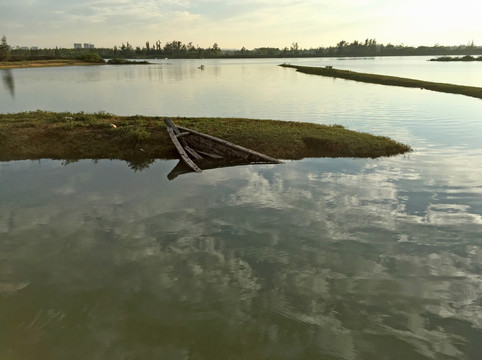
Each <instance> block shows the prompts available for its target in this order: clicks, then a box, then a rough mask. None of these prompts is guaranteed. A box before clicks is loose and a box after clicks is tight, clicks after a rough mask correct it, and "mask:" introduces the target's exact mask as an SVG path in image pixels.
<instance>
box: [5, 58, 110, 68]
mask: <svg viewBox="0 0 482 360" xmlns="http://www.w3.org/2000/svg"><path fill="white" fill-rule="evenodd" d="M86 65H102V64H101V63H89V62H86V61H81V60H74V59H55V60H23V61H2V62H0V70H9V69H28V68H39V67H61V66H86Z"/></svg>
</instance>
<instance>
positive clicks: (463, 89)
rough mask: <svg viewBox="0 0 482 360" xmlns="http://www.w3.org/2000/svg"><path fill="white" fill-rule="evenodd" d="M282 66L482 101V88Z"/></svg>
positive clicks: (343, 71) (328, 69)
mask: <svg viewBox="0 0 482 360" xmlns="http://www.w3.org/2000/svg"><path fill="white" fill-rule="evenodd" d="M280 66H283V67H289V68H294V69H296V71H299V72H302V73H305V74H312V75H321V76H328V77H333V78H341V79H347V80H354V81H360V82H365V83H372V84H381V85H392V86H402V87H409V88H419V89H426V90H432V91H438V92H444V93H451V94H460V95H466V96H472V97H475V98H478V99H482V88H480V87H475V86H462V85H454V84H446V83H437V82H430V81H423V80H415V79H407V78H401V77H396V76H386V75H377V74H367V73H359V72H355V71H349V70H339V69H334V68H333V67H331V66H326V67H310V66H297V65H290V64H282V65H280Z"/></svg>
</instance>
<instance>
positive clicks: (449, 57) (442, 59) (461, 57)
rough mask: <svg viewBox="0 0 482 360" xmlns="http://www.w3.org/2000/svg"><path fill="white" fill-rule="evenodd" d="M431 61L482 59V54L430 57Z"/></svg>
mask: <svg viewBox="0 0 482 360" xmlns="http://www.w3.org/2000/svg"><path fill="white" fill-rule="evenodd" d="M430 61H442V62H443V61H482V56H479V57H474V56H471V55H465V56H460V57H452V56H441V57H438V58H433V59H430Z"/></svg>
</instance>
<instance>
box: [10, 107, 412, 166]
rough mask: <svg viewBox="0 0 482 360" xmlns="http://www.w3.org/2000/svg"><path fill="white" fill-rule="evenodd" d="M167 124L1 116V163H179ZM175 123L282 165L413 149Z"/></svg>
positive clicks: (78, 116) (314, 131)
mask: <svg viewBox="0 0 482 360" xmlns="http://www.w3.org/2000/svg"><path fill="white" fill-rule="evenodd" d="M163 119H164V117H157V116H156V117H147V116H116V115H113V114H108V113H104V112H100V113H95V114H87V113H83V112H81V113H56V112H46V111H34V112H23V113H15V114H0V161H9V160H22V159H41V158H52V159H70V160H75V159H123V160H127V161H129V162H130V163H131V164H134V165H135V164H137V166H141V165H142V164H149V163H150V162H152V161H154V159H159V158H161V159H175V158H178V154H177V152H176V150H175V147H174V145H173V144H172V142H171V140H170V138H169V136H168V134H167V131H166V126H165V125H164V122H163ZM173 121H174V122H175V123H176V125H180V126H184V127H188V128H191V129H194V130H197V131H201V132H204V133H207V134H210V135H213V136H217V137H220V138H223V139H225V140H228V141H231V142H233V143H236V144H239V145H241V146H244V147H247V148H249V149H253V150H255V151H259V152H261V153H264V154H267V155H270V156H273V157H276V158H279V159H301V158H305V157H370V158H376V157H380V156H392V155H397V154H403V153H405V152H409V151H411V148H410V147H409V146H408V145H404V144H401V143H399V142H397V141H394V140H392V139H389V138H387V137H384V136H374V135H370V134H367V133H359V132H355V131H350V130H347V129H345V128H343V127H342V126H339V125H333V126H326V125H317V124H310V123H299V122H287V121H275V120H250V119H231V118H230V119H224V118H173Z"/></svg>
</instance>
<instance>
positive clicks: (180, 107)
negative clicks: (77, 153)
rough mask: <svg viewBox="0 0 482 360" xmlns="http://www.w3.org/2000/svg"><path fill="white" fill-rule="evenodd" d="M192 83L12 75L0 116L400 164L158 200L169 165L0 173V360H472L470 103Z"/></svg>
mask: <svg viewBox="0 0 482 360" xmlns="http://www.w3.org/2000/svg"><path fill="white" fill-rule="evenodd" d="M416 60H417V59H415V58H410V59H407V61H408V62H409V63H410V64H411V65H410V66H408V67H409V68H410V67H411V68H412V69H415V67H414V66H412V65H413V64H414V62H416ZM309 61H312V62H314V63H315V62H323V61H328V60H325V59H312V60H309ZM330 61H339V62H340V63H341V62H343V63H347V62H348V61H349V60H330ZM383 61H384V60H383V59H366V60H356V63H357V64H359V65H356V66H359V67H373V66H375V64H376V63H377V62H383ZM397 61H398V63H397V67H398V68H400V65H401V64H403V61H405V59H399V60H397ZM418 61H419V62H420V64H423V65H420V66H425V64H426V63H425V62H424V61H423V59H418ZM292 62H294V61H292ZM300 62H307V63H308V60H305V59H303V60H300ZM354 62H355V61H354ZM389 62H393V63H396V61H395V59H390V60H386V62H384V63H383V64H384V66H386V67H388V64H387V63H389ZM203 63H204V64H205V66H206V67H205V70H204V71H201V70H199V69H197V66H199V64H200V60H198V61H169V63H168V64H165V63H164V61H159V64H158V65H153V66H151V67H140V66H134V67H107V66H106V67H102V68H99V67H95V68H94V67H89V68H85V67H82V68H62V69H32V70H16V71H14V70H12V71H11V74H10V75H11V76H12V78H13V81H14V83H15V84H14V87H15V88H14V90H15V91H14V95H13V96H12V92H11V90H10V89H11V86H10V87H7V86H5V87H4V88H3V89H1V90H0V91H4V93H1V94H0V95H1V96H0V103H1V104H2V109H4V110H2V112H13V111H20V110H33V109H36V108H42V109H46V110H69V111H80V110H83V111H99V110H105V111H109V112H114V113H118V114H135V113H139V114H148V115H181V116H233V117H235V116H236V117H237V116H243V117H253V118H272V119H283V120H298V121H309V122H318V123H339V124H343V125H345V126H346V127H348V128H351V129H355V130H362V131H369V132H371V133H377V134H383V135H388V136H390V137H393V138H395V139H397V140H400V141H403V142H406V143H409V144H410V145H411V146H413V147H414V152H413V153H411V154H409V155H407V156H398V157H393V158H383V159H304V160H301V161H293V162H288V163H286V164H283V165H253V166H244V167H233V168H225V169H218V170H210V171H205V172H203V173H201V174H185V175H182V176H179V177H178V178H176V179H175V180H174V181H169V180H168V179H167V174H168V173H169V172H170V171H171V170H172V168H173V167H174V166H175V165H176V161H165V160H157V161H155V162H154V163H153V164H152V165H151V166H150V168H149V169H147V170H144V171H133V170H132V169H131V168H129V166H128V164H126V163H124V162H122V161H109V160H101V161H98V162H93V161H91V160H81V161H79V162H75V163H70V164H67V163H65V162H62V161H53V160H47V159H43V160H40V161H15V162H4V163H0V190H1V191H0V354H2V356H0V358H2V357H3V358H6V359H65V358H69V359H160V358H162V359H246V358H250V359H263V358H267V359H271V358H273V359H275V358H276V359H315V358H316V359H387V358H390V359H478V358H479V356H480V353H481V351H482V346H481V345H480V338H481V335H482V334H481V327H482V315H481V314H482V311H481V310H482V309H481V306H482V303H481V300H480V299H481V290H482V287H481V276H482V267H481V264H482V251H481V250H482V249H481V245H482V244H481V230H482V185H481V181H480V179H481V178H482V167H481V166H480V165H481V164H482V142H481V135H480V134H482V124H481V118H480V114H482V103H481V102H480V100H478V99H472V98H468V97H463V96H458V95H449V94H438V93H434V92H427V91H417V90H413V89H403V88H391V87H383V86H377V85H369V84H358V83H352V82H348V81H339V80H332V79H325V78H321V77H315V76H307V75H303V74H298V73H296V72H294V71H292V70H291V69H283V68H280V67H276V66H274V64H275V63H274V62H273V61H268V60H263V61H258V60H249V61H241V60H239V61H238V60H237V61H232V62H230V61H211V62H208V61H203ZM169 64H170V65H169ZM429 64H433V63H429ZM354 66H355V65H354ZM339 67H341V66H339ZM405 71H408V70H405ZM455 71H460V72H461V73H462V72H463V70H461V69H459V70H453V71H452V73H453V72H455ZM370 72H375V70H374V71H370ZM429 72H430V71H428V73H429ZM149 73H150V74H151V75H152V76H151V75H148V74H149ZM60 74H62V76H60ZM87 74H90V75H87ZM444 74H445V72H443V73H440V74H439V75H440V77H441V78H442V77H443V76H445V75H444ZM427 76H428V75H427ZM32 77H33V78H35V81H33V80H31V81H32V83H30V82H29V81H28V79H29V78H30V79H32ZM463 77H464V76H463V75H460V76H459V78H463ZM28 84H31V85H28ZM30 86H33V87H35V88H37V89H44V90H43V92H38V91H34V90H32V89H31V88H30ZM47 89H48V90H47ZM67 89H69V91H67ZM201 90H204V91H201ZM26 97H28V98H26ZM127 99H129V100H130V101H127Z"/></svg>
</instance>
